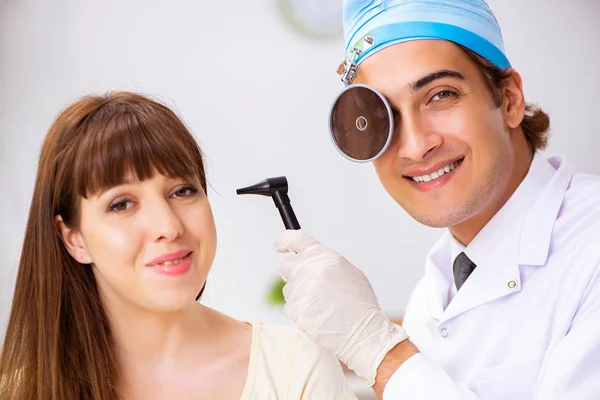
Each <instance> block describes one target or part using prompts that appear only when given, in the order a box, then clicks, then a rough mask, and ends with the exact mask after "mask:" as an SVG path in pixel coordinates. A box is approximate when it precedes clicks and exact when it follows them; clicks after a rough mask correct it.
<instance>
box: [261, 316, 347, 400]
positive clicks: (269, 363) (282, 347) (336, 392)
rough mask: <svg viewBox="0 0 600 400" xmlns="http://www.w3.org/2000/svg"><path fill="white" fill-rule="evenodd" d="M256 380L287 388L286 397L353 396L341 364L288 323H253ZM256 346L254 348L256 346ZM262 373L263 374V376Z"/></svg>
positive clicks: (326, 397) (325, 397)
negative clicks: (264, 380) (287, 324)
mask: <svg viewBox="0 0 600 400" xmlns="http://www.w3.org/2000/svg"><path fill="white" fill-rule="evenodd" d="M252 326H253V334H254V335H255V338H254V340H253V343H254V346H255V347H256V348H255V351H256V357H257V359H256V360H255V365H256V366H258V367H259V368H258V369H259V370H258V371H257V376H256V378H257V380H261V379H267V380H269V381H271V382H274V383H275V382H277V383H276V385H277V386H280V384H283V383H284V382H286V383H287V384H284V385H283V386H280V388H282V389H283V388H284V387H285V389H284V390H285V391H286V392H287V398H293V399H300V398H305V399H354V398H355V397H354V395H353V394H352V392H351V390H350V389H349V387H348V384H347V382H346V378H345V376H344V373H343V371H342V367H341V364H340V363H339V361H338V360H337V359H336V358H335V356H334V355H333V354H331V353H330V352H329V351H328V350H325V349H323V348H321V347H320V346H319V345H317V344H316V343H315V342H313V341H312V340H311V339H310V338H308V337H307V336H306V335H305V334H304V333H302V332H301V331H299V330H298V329H296V328H292V327H289V326H285V325H275V324H265V323H252ZM254 346H253V347H254ZM260 375H262V376H260Z"/></svg>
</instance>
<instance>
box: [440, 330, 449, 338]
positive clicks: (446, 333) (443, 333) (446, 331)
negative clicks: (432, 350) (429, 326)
mask: <svg viewBox="0 0 600 400" xmlns="http://www.w3.org/2000/svg"><path fill="white" fill-rule="evenodd" d="M440 336H441V337H443V338H447V337H448V329H446V328H442V330H441V331H440Z"/></svg>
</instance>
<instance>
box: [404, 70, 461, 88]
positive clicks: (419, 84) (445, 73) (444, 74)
mask: <svg viewBox="0 0 600 400" xmlns="http://www.w3.org/2000/svg"><path fill="white" fill-rule="evenodd" d="M442 78H454V79H459V80H461V81H464V80H465V76H464V75H463V74H461V73H460V72H458V71H452V70H449V69H443V70H440V71H436V72H434V73H432V74H429V75H426V76H424V77H422V78H420V79H418V80H416V81H414V82H413V83H411V84H409V87H410V90H411V91H413V92H416V91H417V90H419V89H421V88H423V86H426V85H428V84H430V83H431V82H433V81H435V80H436V79H442Z"/></svg>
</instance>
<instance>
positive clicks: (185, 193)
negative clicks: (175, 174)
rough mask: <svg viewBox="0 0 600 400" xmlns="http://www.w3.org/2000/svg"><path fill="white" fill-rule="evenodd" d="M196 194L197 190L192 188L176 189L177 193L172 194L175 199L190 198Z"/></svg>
mask: <svg viewBox="0 0 600 400" xmlns="http://www.w3.org/2000/svg"><path fill="white" fill-rule="evenodd" d="M196 193H198V189H197V188H195V187H194V186H183V187H181V188H179V189H177V191H176V192H175V193H173V194H174V195H175V197H191V196H193V195H195V194H196Z"/></svg>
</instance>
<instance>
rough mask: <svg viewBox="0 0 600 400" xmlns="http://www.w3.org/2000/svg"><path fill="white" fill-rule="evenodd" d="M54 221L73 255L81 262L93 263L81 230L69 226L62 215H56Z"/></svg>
mask: <svg viewBox="0 0 600 400" xmlns="http://www.w3.org/2000/svg"><path fill="white" fill-rule="evenodd" d="M54 222H55V223H56V227H57V229H58V231H59V233H60V237H61V239H62V241H63V243H64V244H65V247H66V248H67V251H68V252H69V254H70V255H71V257H73V258H74V259H75V260H76V261H77V262H78V263H80V264H91V263H93V260H92V256H91V255H90V253H89V251H88V250H87V247H86V245H85V241H84V240H83V236H81V232H79V231H75V230H74V229H71V228H69V227H68V226H67V225H66V224H65V222H64V221H63V219H62V217H61V216H60V215H57V216H55V217H54Z"/></svg>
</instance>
